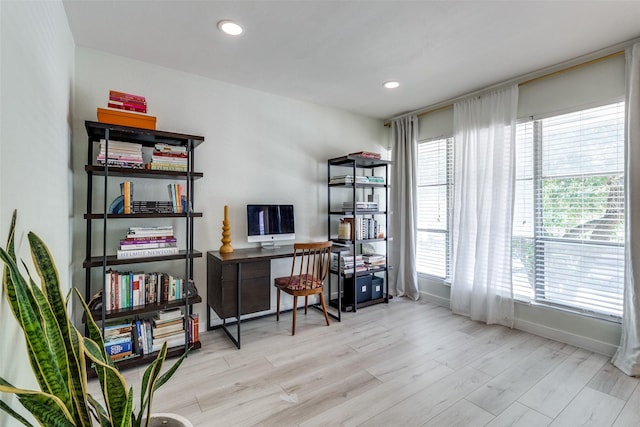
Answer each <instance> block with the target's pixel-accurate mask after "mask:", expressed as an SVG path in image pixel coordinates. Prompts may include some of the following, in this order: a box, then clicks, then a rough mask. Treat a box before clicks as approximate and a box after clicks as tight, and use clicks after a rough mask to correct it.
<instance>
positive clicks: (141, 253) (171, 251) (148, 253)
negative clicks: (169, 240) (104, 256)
mask: <svg viewBox="0 0 640 427" xmlns="http://www.w3.org/2000/svg"><path fill="white" fill-rule="evenodd" d="M179 252H180V251H179V249H178V248H177V247H173V248H155V249H134V250H129V251H123V250H118V251H117V258H118V259H126V258H144V257H152V256H165V255H177V254H178V253H179Z"/></svg>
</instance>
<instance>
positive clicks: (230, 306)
mask: <svg viewBox="0 0 640 427" xmlns="http://www.w3.org/2000/svg"><path fill="white" fill-rule="evenodd" d="M241 274H242V282H241V284H240V286H241V295H240V298H241V302H240V304H241V307H242V312H241V314H249V313H255V312H258V311H264V310H269V309H270V308H271V299H270V296H271V264H270V261H268V260H267V261H258V262H246V263H242V271H241ZM207 276H208V277H207V294H208V297H207V301H208V304H209V305H210V306H211V308H213V309H214V311H215V312H216V314H217V315H218V317H220V318H230V317H235V316H236V310H237V286H238V264H237V263H228V264H221V263H217V262H210V263H209V265H208V266H207Z"/></svg>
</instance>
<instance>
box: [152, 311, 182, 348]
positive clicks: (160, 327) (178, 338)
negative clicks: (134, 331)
mask: <svg viewBox="0 0 640 427" xmlns="http://www.w3.org/2000/svg"><path fill="white" fill-rule="evenodd" d="M152 325H153V326H152V328H151V334H152V337H153V342H152V348H151V351H158V350H160V349H161V348H162V345H163V344H164V343H165V342H166V343H167V347H168V348H171V347H177V346H183V345H185V337H186V336H185V329H184V314H183V313H182V310H180V309H179V308H178V309H175V310H164V311H159V312H158V313H156V315H155V316H154V317H153V319H152Z"/></svg>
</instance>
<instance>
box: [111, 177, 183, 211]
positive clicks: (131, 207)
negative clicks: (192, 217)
mask: <svg viewBox="0 0 640 427" xmlns="http://www.w3.org/2000/svg"><path fill="white" fill-rule="evenodd" d="M133 189H134V183H133V182H131V181H124V182H122V183H120V192H121V195H120V196H118V197H116V198H115V199H114V200H113V201H112V202H111V205H110V206H109V212H110V213H112V214H127V215H128V214H133V213H139V214H155V213H183V212H185V211H186V204H187V197H186V194H185V191H184V186H183V185H182V184H179V183H175V184H168V190H169V200H134V191H133Z"/></svg>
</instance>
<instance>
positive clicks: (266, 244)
mask: <svg viewBox="0 0 640 427" xmlns="http://www.w3.org/2000/svg"><path fill="white" fill-rule="evenodd" d="M260 247H261V248H262V249H279V248H280V246H278V245H276V244H275V242H262V243H260Z"/></svg>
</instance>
